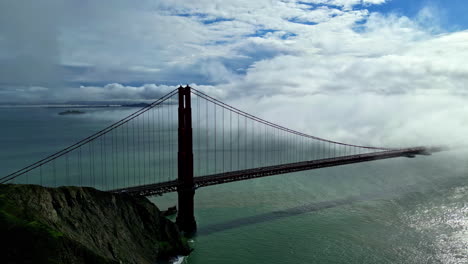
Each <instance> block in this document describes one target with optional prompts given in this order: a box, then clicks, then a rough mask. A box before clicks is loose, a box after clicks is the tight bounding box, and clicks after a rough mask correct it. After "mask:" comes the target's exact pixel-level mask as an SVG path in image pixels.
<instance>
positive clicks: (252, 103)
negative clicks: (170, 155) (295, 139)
mask: <svg viewBox="0 0 468 264" xmlns="http://www.w3.org/2000/svg"><path fill="white" fill-rule="evenodd" d="M464 2H465V1H462V0H447V1H442V0H412V1H405V0H302V1H294V0H283V1H274V0H199V1H188V0H185V1H184V0H156V1H155V0H141V1H130V0H99V1H91V0H85V1H72V0H67V1H61V0H43V1H32V0H0V104H1V103H3V104H6V103H15V102H22V103H43V102H67V101H86V100H89V101H96V100H142V99H156V98H158V97H159V96H160V95H162V94H164V93H166V92H168V91H170V90H172V89H174V88H175V87H177V86H178V85H179V84H190V85H191V86H193V87H196V88H197V89H200V90H202V91H204V92H206V93H208V94H210V95H213V96H215V97H217V98H219V99H222V100H226V101H229V102H231V103H232V104H235V105H237V106H239V107H241V108H243V109H245V110H247V111H249V112H252V113H253V114H256V115H259V116H262V117H264V118H268V119H269V120H272V121H275V120H279V121H278V122H279V123H282V124H284V125H290V126H293V127H294V128H296V129H299V130H303V131H305V132H309V133H311V134H314V135H317V136H324V137H327V136H329V137H335V138H336V139H340V140H345V141H348V142H350V141H351V142H356V143H361V142H367V143H373V144H377V145H378V144H387V145H388V144H396V143H398V144H409V143H414V142H418V143H421V144H423V143H424V144H427V143H434V144H435V143H439V142H442V143H447V144H448V143H452V144H453V142H455V141H456V140H462V139H463V136H464V135H465V134H467V132H468V129H467V124H468V115H467V112H468V108H467V106H468V104H467V103H468V101H467V99H468V97H467V91H468V90H467V84H468V63H466V61H467V59H468V16H466V15H465V14H466V13H467V11H468V5H467V4H466V3H464ZM465 105H466V106H465ZM292 116H294V117H295V118H291V117H292ZM316 124H320V125H316ZM368 141H371V142H368Z"/></svg>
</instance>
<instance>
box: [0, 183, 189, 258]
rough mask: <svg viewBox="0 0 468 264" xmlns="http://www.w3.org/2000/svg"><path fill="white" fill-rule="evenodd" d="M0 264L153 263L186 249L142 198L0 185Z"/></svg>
mask: <svg viewBox="0 0 468 264" xmlns="http://www.w3.org/2000/svg"><path fill="white" fill-rule="evenodd" d="M0 234H1V235H0V244H1V245H3V246H0V252H1V256H0V258H1V261H0V262H1V263H139V264H142V263H156V262H157V261H158V260H162V259H164V258H167V257H169V256H175V255H187V254H188V253H189V252H190V249H189V247H188V246H187V243H186V241H185V239H184V238H182V237H181V235H180V233H179V231H178V229H177V227H176V226H175V224H173V223H172V222H171V221H169V220H167V219H166V218H164V217H163V216H162V215H161V212H160V211H159V209H158V208H157V207H156V206H155V205H154V204H152V203H151V202H150V201H148V200H147V199H146V198H138V197H131V196H129V195H120V194H110V193H106V192H101V191H98V190H95V189H92V188H81V187H60V188H44V187H40V186H35V185H10V184H9V185H0Z"/></svg>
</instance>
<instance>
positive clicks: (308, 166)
mask: <svg viewBox="0 0 468 264" xmlns="http://www.w3.org/2000/svg"><path fill="white" fill-rule="evenodd" d="M436 151H440V149H439V148H427V147H415V148H406V149H398V150H388V151H379V152H373V153H367V154H358V155H348V156H342V157H337V158H327V159H319V160H311V161H303V162H297V163H288V164H282V165H276V166H268V167H260V168H254V169H247V170H239V171H232V172H226V173H218V174H212V175H207V176H199V177H195V179H194V183H195V188H200V187H205V186H210V185H216V184H223V183H229V182H235V181H243V180H248V179H254V178H260V177H266V176H272V175H278V174H284V173H291V172H298V171H305V170H312V169H319V168H326V167H334V166H340V165H346V164H352V163H359V162H366V161H373V160H380V159H389V158H397V157H409V158H413V157H415V155H430V154H431V153H432V152H436ZM177 187H178V181H177V180H174V181H168V182H162V183H156V184H147V185H141V186H134V187H128V188H123V189H115V190H111V191H110V192H116V193H129V194H131V195H138V196H152V195H162V194H164V193H169V192H175V191H177Z"/></svg>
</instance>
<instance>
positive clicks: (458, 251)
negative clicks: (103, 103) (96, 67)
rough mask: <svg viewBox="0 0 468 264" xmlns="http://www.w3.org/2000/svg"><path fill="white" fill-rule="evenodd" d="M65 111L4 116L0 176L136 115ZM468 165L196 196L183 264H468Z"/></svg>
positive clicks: (321, 175)
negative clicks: (193, 226) (194, 226)
mask: <svg viewBox="0 0 468 264" xmlns="http://www.w3.org/2000/svg"><path fill="white" fill-rule="evenodd" d="M64 110H66V109H54V108H0V120H1V121H2V126H1V129H0V175H6V174H8V173H10V172H12V171H13V170H15V169H19V168H21V167H23V166H25V165H28V164H29V163H32V162H34V161H36V160H38V159H40V158H42V157H44V156H46V155H48V154H51V153H53V152H54V151H56V150H59V149H61V148H64V147H66V146H68V145H69V144H71V143H74V142H76V141H78V140H80V139H82V138H84V137H86V136H88V135H89V134H91V133H94V132H96V131H98V130H100V129H102V128H103V127H105V126H107V125H109V124H111V123H113V122H115V121H117V120H118V119H119V118H122V117H124V116H125V115H126V114H128V113H129V112H131V111H133V110H135V109H133V110H132V109H122V108H96V109H86V110H85V111H86V112H87V113H86V114H84V115H77V116H72V115H69V116H60V115H58V114H57V113H58V112H61V111H64ZM467 161H468V155H467V152H466V151H464V150H452V151H448V152H443V153H437V154H433V155H432V156H420V157H417V158H413V159H409V158H397V159H389V160H381V161H374V162H368V163H361V164H354V165H347V166H341V167H334V168H327V169H320V170H312V171H307V172H301V173H293V174H288V175H278V176H271V177H266V178H261V179H254V180H248V181H243V182H236V183H229V184H224V185H218V186H211V187H206V188H202V189H199V190H197V192H196V195H195V201H196V204H195V207H196V208H195V211H196V220H197V224H198V232H197V234H196V235H195V236H194V237H193V239H192V240H191V243H192V247H193V248H194V251H193V253H192V254H191V255H190V256H189V257H187V258H185V259H184V263H204V264H205V263H457V264H461V263H468V162H467ZM151 200H152V201H154V202H155V203H156V204H157V205H158V206H159V207H160V208H161V209H165V208H166V207H169V206H172V205H175V204H176V203H177V200H176V195H175V194H167V195H163V196H161V197H153V198H151Z"/></svg>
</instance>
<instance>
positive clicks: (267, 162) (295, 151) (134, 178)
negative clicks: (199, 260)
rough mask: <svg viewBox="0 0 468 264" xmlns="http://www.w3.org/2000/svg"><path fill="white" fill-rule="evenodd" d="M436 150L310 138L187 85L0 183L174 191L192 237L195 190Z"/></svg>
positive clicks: (183, 223) (144, 193) (154, 192)
mask: <svg viewBox="0 0 468 264" xmlns="http://www.w3.org/2000/svg"><path fill="white" fill-rule="evenodd" d="M441 150H442V148H441V147H424V146H418V147H410V148H389V147H375V146H363V145H355V144H348V143H343V142H337V141H333V140H328V139H324V138H319V137H315V136H312V135H308V134H305V133H302V132H299V131H296V130H292V129H289V128H286V127H284V126H281V125H278V124H275V123H272V122H269V121H267V120H264V119H262V118H259V117H256V116H254V115H251V114H249V113H246V112H244V111H241V110H239V109H237V108H235V107H233V106H230V105H228V104H226V103H224V102H222V101H219V100H217V99H215V98H213V97H211V96H209V95H207V94H205V93H203V92H201V91H199V90H197V89H194V88H191V87H189V86H188V85H187V86H186V87H182V86H180V87H179V88H177V89H175V90H173V91H171V92H169V93H168V94H166V95H164V96H162V97H161V98H160V99H158V100H156V101H154V102H153V103H151V104H149V105H148V106H146V107H143V108H142V109H140V110H138V111H136V112H134V113H132V114H131V115H128V116H127V117H125V118H123V119H121V120H120V121H118V122H116V123H114V124H112V125H110V126H108V127H106V128H104V129H102V130H101V131H99V132H97V133H95V134H93V135H91V136H89V137H86V138H84V139H83V140H80V141H79V142H76V143H75V144H72V145H70V146H68V147H66V148H64V149H62V150H60V151H58V152H56V153H54V154H52V155H50V156H48V157H46V158H44V159H41V160H39V161H37V162H35V163H33V164H31V165H29V166H26V167H24V168H22V169H20V170H17V171H15V172H13V173H11V174H9V175H6V176H4V177H2V178H0V184H5V183H22V184H40V185H43V186H54V187H56V186H63V185H75V186H88V187H94V188H97V189H100V190H104V191H109V192H114V193H126V194H129V195H138V196H152V195H162V194H164V193H168V192H177V193H178V215H177V220H176V222H177V224H178V225H179V227H180V229H181V230H182V231H184V232H192V231H195V230H196V221H195V217H194V195H195V190H196V189H197V188H201V187H205V186H210V185H217V184H223V183H229V182H234V181H242V180H248V179H254V178H259V177H266V176H272V175H278V174H286V173H292V172H298V171H304V170H312V169H318V168H325V167H332V166H339V165H346V164H352V163H359V162H366V161H373V160H380V159H388V158H396V157H409V158H413V157H415V156H416V155H430V154H431V153H433V152H437V151H441Z"/></svg>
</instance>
